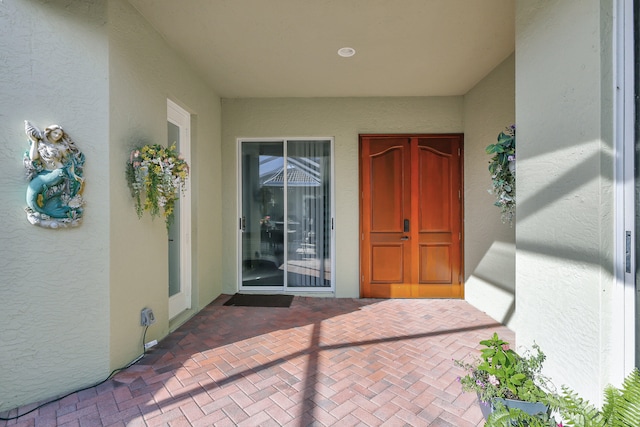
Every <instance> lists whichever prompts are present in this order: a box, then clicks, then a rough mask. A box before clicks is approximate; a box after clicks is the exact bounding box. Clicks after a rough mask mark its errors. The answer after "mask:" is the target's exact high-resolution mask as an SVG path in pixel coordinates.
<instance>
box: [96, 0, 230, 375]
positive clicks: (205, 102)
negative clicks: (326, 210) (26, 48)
mask: <svg viewBox="0 0 640 427" xmlns="http://www.w3.org/2000/svg"><path fill="white" fill-rule="evenodd" d="M108 13H109V15H108V16H109V41H110V62H109V64H110V99H111V102H110V129H111V138H110V144H111V161H112V168H111V173H112V175H111V186H110V194H111V239H112V244H111V265H110V269H111V280H110V283H111V363H112V367H114V368H115V367H119V366H121V365H122V364H124V363H127V362H128V361H129V360H131V359H133V358H134V357H135V356H137V355H138V354H139V353H140V352H141V344H142V333H143V328H142V327H141V326H140V310H141V309H142V308H144V307H150V308H152V309H153V310H154V313H155V315H156V323H155V324H154V325H152V326H151V327H150V328H149V330H148V332H147V336H146V340H147V341H150V340H151V339H161V338H162V337H164V336H165V335H166V334H167V333H168V331H169V330H170V328H172V327H174V326H175V325H173V324H170V322H169V319H168V290H167V286H168V285H167V283H168V271H167V269H168V267H167V233H166V229H165V225H164V221H163V220H162V219H161V218H157V219H155V220H153V221H152V220H151V218H150V216H149V215H148V213H145V215H144V216H143V218H142V220H138V217H137V216H136V213H135V209H134V206H133V200H132V199H131V196H130V194H129V190H128V188H127V185H126V181H125V164H126V161H127V159H128V158H129V152H130V150H131V149H133V148H134V147H136V146H139V145H144V144H145V143H155V142H158V143H166V140H167V123H166V121H167V98H171V99H172V100H173V101H175V102H177V103H178V104H180V105H181V106H182V107H183V108H185V109H186V110H187V111H189V112H190V113H191V114H192V117H193V119H192V129H191V132H192V143H191V158H192V162H191V165H190V166H191V178H190V179H191V189H192V228H193V233H192V260H193V262H192V268H193V274H192V287H193V291H192V292H193V295H192V302H193V309H192V310H191V311H190V312H191V313H192V312H194V311H195V310H197V309H200V308H202V307H203V306H204V305H206V304H208V303H209V302H211V300H212V299H213V298H215V297H216V296H218V295H219V294H220V293H221V292H222V287H221V281H220V271H221V252H222V247H221V238H220V230H221V228H220V221H219V218H220V211H221V209H220V203H219V201H220V198H221V197H222V196H221V180H220V177H221V168H220V164H221V163H220V160H221V157H220V117H221V111H220V100H219V98H218V97H217V96H216V94H215V93H214V92H213V91H212V90H211V89H210V88H209V87H207V86H206V85H205V84H204V83H203V81H202V80H201V79H200V78H199V77H198V76H197V75H195V74H194V73H193V72H192V71H191V70H190V69H189V68H188V66H187V65H186V64H185V63H184V62H183V61H182V60H181V59H180V58H179V57H178V56H177V55H176V54H175V53H174V52H173V51H172V50H171V49H170V47H169V46H167V44H166V43H165V42H164V41H163V39H162V38H161V37H160V36H159V35H158V33H157V32H156V31H155V30H154V29H153V28H152V27H151V26H150V25H149V24H148V23H147V22H146V21H144V19H143V18H142V17H141V16H140V15H139V14H138V13H137V12H136V11H135V9H133V8H132V7H131V5H130V4H129V3H128V2H126V1H124V0H114V1H110V2H109V6H108ZM187 315H188V313H187ZM183 318H184V316H183Z"/></svg>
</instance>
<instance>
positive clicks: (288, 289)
mask: <svg viewBox="0 0 640 427" xmlns="http://www.w3.org/2000/svg"><path fill="white" fill-rule="evenodd" d="M296 141H300V142H309V141H329V147H330V148H329V152H330V154H329V155H330V159H331V165H330V168H329V173H330V180H331V182H330V185H329V191H330V193H331V194H330V195H329V203H330V205H331V209H330V219H329V221H330V227H329V229H330V239H331V243H330V251H331V257H330V258H331V259H330V263H329V264H330V268H331V273H330V286H328V287H303V286H287V274H284V275H283V277H284V283H283V285H282V286H245V285H244V284H243V280H242V279H243V276H242V266H243V248H242V244H243V224H242V222H243V221H242V220H243V206H242V200H243V197H242V196H243V188H242V187H243V181H242V179H243V173H242V144H243V143H245V142H265V143H278V142H280V143H282V148H283V158H284V159H285V160H286V159H287V144H288V143H290V142H293V143H295V142H296ZM236 145H237V147H236V158H237V177H238V179H237V190H236V195H237V196H236V203H237V207H236V212H237V215H236V218H237V220H238V222H237V229H236V230H237V239H236V242H237V256H236V259H237V277H238V279H237V283H238V285H237V287H238V290H239V291H248V292H252V291H254V292H258V291H259V292H267V293H276V292H277V293H309V292H314V293H335V282H336V280H335V274H336V273H335V271H336V269H335V264H336V238H335V234H336V223H335V209H336V205H335V153H334V147H335V144H334V138H333V137H293V138H291V137H282V138H275V137H268V138H237V139H236ZM285 164H286V162H285ZM287 203H288V200H287V193H286V192H285V194H284V206H285V207H286V206H287ZM286 240H287V239H285V242H284V244H285V247H284V253H285V256H286V254H287V249H288V248H287V246H286V245H287V244H288V242H287V241H286ZM285 259H287V258H285Z"/></svg>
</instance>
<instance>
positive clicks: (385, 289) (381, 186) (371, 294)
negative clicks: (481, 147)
mask: <svg viewBox="0 0 640 427" xmlns="http://www.w3.org/2000/svg"><path fill="white" fill-rule="evenodd" d="M360 189H361V198H360V227H361V230H360V231H361V233H360V280H361V283H360V289H361V294H362V296H363V297H365V298H462V297H463V296H464V287H463V280H462V193H463V192H462V135H458V134H455V135H361V136H360Z"/></svg>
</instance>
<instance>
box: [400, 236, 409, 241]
mask: <svg viewBox="0 0 640 427" xmlns="http://www.w3.org/2000/svg"><path fill="white" fill-rule="evenodd" d="M400 240H409V236H402V237H401V238H400Z"/></svg>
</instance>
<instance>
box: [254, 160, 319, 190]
mask: <svg viewBox="0 0 640 427" xmlns="http://www.w3.org/2000/svg"><path fill="white" fill-rule="evenodd" d="M286 170H287V186H288V187H318V186H320V178H318V177H317V176H314V174H313V173H312V172H307V171H304V170H302V169H301V168H300V167H299V166H296V165H292V164H289V166H288V167H287V169H286ZM284 171H285V168H284V167H281V168H280V169H279V170H278V171H276V172H275V173H274V174H273V175H271V177H269V178H268V179H266V180H265V181H264V182H263V183H262V185H264V186H266V187H284V175H285V173H284Z"/></svg>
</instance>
